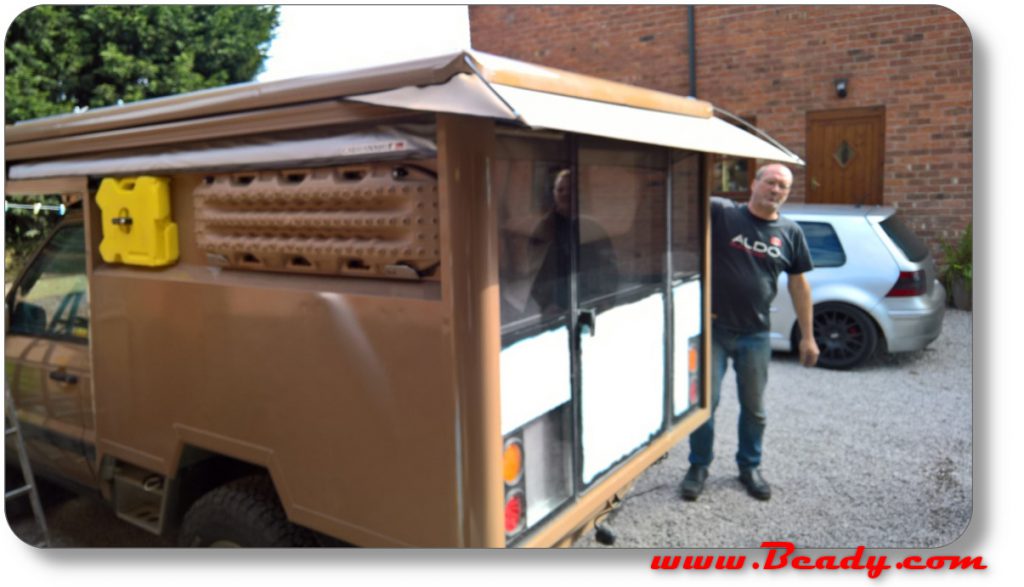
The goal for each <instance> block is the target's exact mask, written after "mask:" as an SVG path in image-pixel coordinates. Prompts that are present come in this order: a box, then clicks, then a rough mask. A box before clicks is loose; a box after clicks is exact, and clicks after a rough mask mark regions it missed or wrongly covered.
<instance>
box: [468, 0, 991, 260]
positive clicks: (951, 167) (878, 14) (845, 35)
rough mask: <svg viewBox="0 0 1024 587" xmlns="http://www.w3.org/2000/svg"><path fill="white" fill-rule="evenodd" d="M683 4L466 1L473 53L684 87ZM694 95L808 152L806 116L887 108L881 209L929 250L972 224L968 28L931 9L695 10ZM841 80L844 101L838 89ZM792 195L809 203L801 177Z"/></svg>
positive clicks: (641, 83)
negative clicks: (895, 215) (890, 209)
mask: <svg viewBox="0 0 1024 587" xmlns="http://www.w3.org/2000/svg"><path fill="white" fill-rule="evenodd" d="M687 27H688V23H687V10H686V7H685V6H557V7H556V6H473V7H471V8H470V28H471V34H472V40H473V46H474V47H475V48H477V49H479V50H481V51H487V52H491V53H497V54H500V55H505V56H508V57H513V58H517V59H521V60H524V61H529V62H533V63H540V64H544V65H549V66H552V67H559V68H563V69H569V70H572V71H578V72H580V73H587V74H591V75H597V76H600V77H605V78H608V79H613V80H616V81H622V82H626V83H631V84H634V85H638V86H644V87H650V88H654V89H658V90H663V91H668V92H673V93H677V94H687V93H689V88H688V79H689V72H688V60H689V57H688V40H687ZM696 30H697V64H698V65H697V90H698V95H699V97H701V98H704V99H707V100H710V101H712V102H714V103H715V104H716V105H718V106H721V107H723V108H725V109H727V110H729V111H731V112H733V113H735V114H739V115H743V116H754V117H756V119H757V124H758V126H760V127H761V128H763V129H765V130H767V131H768V132H769V133H770V134H772V135H773V136H775V137H776V138H777V139H779V140H780V141H782V142H783V143H784V144H785V145H787V146H788V147H789V148H791V149H793V150H794V151H795V152H796V153H798V154H800V155H801V156H804V155H805V154H806V153H805V149H806V136H805V135H806V124H807V123H806V116H807V113H808V112H813V111H818V110H828V109H838V108H856V107H862V106H885V109H886V121H885V124H886V140H885V151H886V153H885V169H884V180H883V181H884V201H885V203H886V204H887V205H891V206H895V207H897V208H899V209H900V210H901V213H902V214H903V215H904V216H905V217H906V219H907V220H908V223H909V224H911V225H912V226H913V228H914V229H915V231H916V232H917V233H918V234H919V235H920V236H922V237H923V238H925V239H926V240H927V241H928V242H929V243H930V244H931V245H932V249H933V251H934V252H935V253H936V255H937V256H940V257H941V250H940V248H939V244H938V243H939V242H941V241H943V240H951V239H952V238H954V237H955V236H957V235H959V233H960V232H961V231H962V230H963V228H964V227H965V226H966V225H967V222H968V221H969V220H970V218H971V205H972V195H973V194H972V181H973V176H972V157H971V150H972V138H971V134H972V128H973V127H972V77H973V69H972V52H971V51H972V50H971V37H970V31H969V30H968V29H967V27H966V25H965V24H964V23H963V22H962V21H961V20H960V18H959V17H958V16H957V15H956V14H954V13H953V12H951V11H949V10H947V9H945V8H941V7H934V6H840V5H831V6H699V7H698V8H697V10H696ZM840 77H845V78H848V79H849V92H848V96H847V97H846V98H845V99H839V98H838V97H836V94H835V89H834V85H833V81H834V80H835V79H836V78H840ZM791 199H792V201H802V200H803V199H804V174H803V172H802V171H801V170H797V173H796V182H795V186H794V191H793V195H792V197H791Z"/></svg>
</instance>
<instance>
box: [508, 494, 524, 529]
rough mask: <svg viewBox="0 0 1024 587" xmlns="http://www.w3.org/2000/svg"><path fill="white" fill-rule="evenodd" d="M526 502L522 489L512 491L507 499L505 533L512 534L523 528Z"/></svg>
mask: <svg viewBox="0 0 1024 587" xmlns="http://www.w3.org/2000/svg"><path fill="white" fill-rule="evenodd" d="M524 513H526V503H524V501H523V492H522V491H512V492H511V493H509V495H508V497H507V498H506V499H505V534H508V535H512V534H515V533H517V532H519V531H520V530H522V529H523V526H525V525H526V519H525V518H524V516H523V514H524Z"/></svg>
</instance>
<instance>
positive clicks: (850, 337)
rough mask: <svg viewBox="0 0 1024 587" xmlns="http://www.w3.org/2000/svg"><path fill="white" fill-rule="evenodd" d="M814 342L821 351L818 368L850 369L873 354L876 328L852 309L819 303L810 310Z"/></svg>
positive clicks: (857, 311)
mask: <svg viewBox="0 0 1024 587" xmlns="http://www.w3.org/2000/svg"><path fill="white" fill-rule="evenodd" d="M814 340H815V341H816V342H817V343H818V349H819V350H820V351H821V356H820V357H819V358H818V365H819V366H821V367H825V368H827V369H850V368H853V367H856V366H858V365H860V364H862V363H863V362H864V361H866V360H868V359H869V358H871V356H872V355H874V354H875V349H876V348H877V347H878V329H877V328H876V327H875V323H874V322H873V321H872V320H871V318H870V317H868V315H867V314H865V313H864V312H862V311H861V310H858V309H857V308H854V307H853V306H848V305H846V304H837V303H825V304H819V305H817V306H815V307H814Z"/></svg>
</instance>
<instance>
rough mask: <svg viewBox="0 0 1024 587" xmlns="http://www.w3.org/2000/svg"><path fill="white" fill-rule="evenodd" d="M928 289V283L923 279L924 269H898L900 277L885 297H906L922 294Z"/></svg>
mask: <svg viewBox="0 0 1024 587" xmlns="http://www.w3.org/2000/svg"><path fill="white" fill-rule="evenodd" d="M926 291H928V283H927V282H926V281H925V275H924V269H918V270H917V271H900V277H899V279H897V280H896V285H894V286H892V289H891V290H889V293H888V294H886V296H885V297H887V298H908V297H912V296H920V295H924V293H925V292H926Z"/></svg>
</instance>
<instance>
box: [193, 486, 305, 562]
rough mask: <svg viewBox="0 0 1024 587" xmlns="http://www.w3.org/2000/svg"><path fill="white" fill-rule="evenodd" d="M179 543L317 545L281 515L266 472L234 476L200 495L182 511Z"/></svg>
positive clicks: (269, 545)
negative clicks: (183, 513)
mask: <svg viewBox="0 0 1024 587" xmlns="http://www.w3.org/2000/svg"><path fill="white" fill-rule="evenodd" d="M178 545H179V546H186V547H192V546H199V547H210V546H239V547H250V548H280V547H295V546H300V547H301V546H317V545H318V543H317V540H316V536H315V535H314V534H313V532H311V531H309V530H307V529H305V528H302V527H300V526H296V525H295V524H292V523H291V522H289V521H288V519H287V517H285V513H284V509H283V508H282V507H281V501H280V499H278V497H277V492H276V491H274V485H273V483H272V482H271V481H270V478H269V477H268V476H266V475H253V476H249V477H243V478H241V479H236V480H234V481H231V482H229V483H226V484H224V485H221V486H220V487H217V488H216V489H213V490H211V491H210V492H208V493H207V494H205V495H203V496H202V497H200V498H199V499H198V500H196V502H195V503H194V504H192V507H190V508H189V509H188V511H187V512H186V513H185V517H184V520H183V521H182V525H181V531H180V533H179V534H178Z"/></svg>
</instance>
